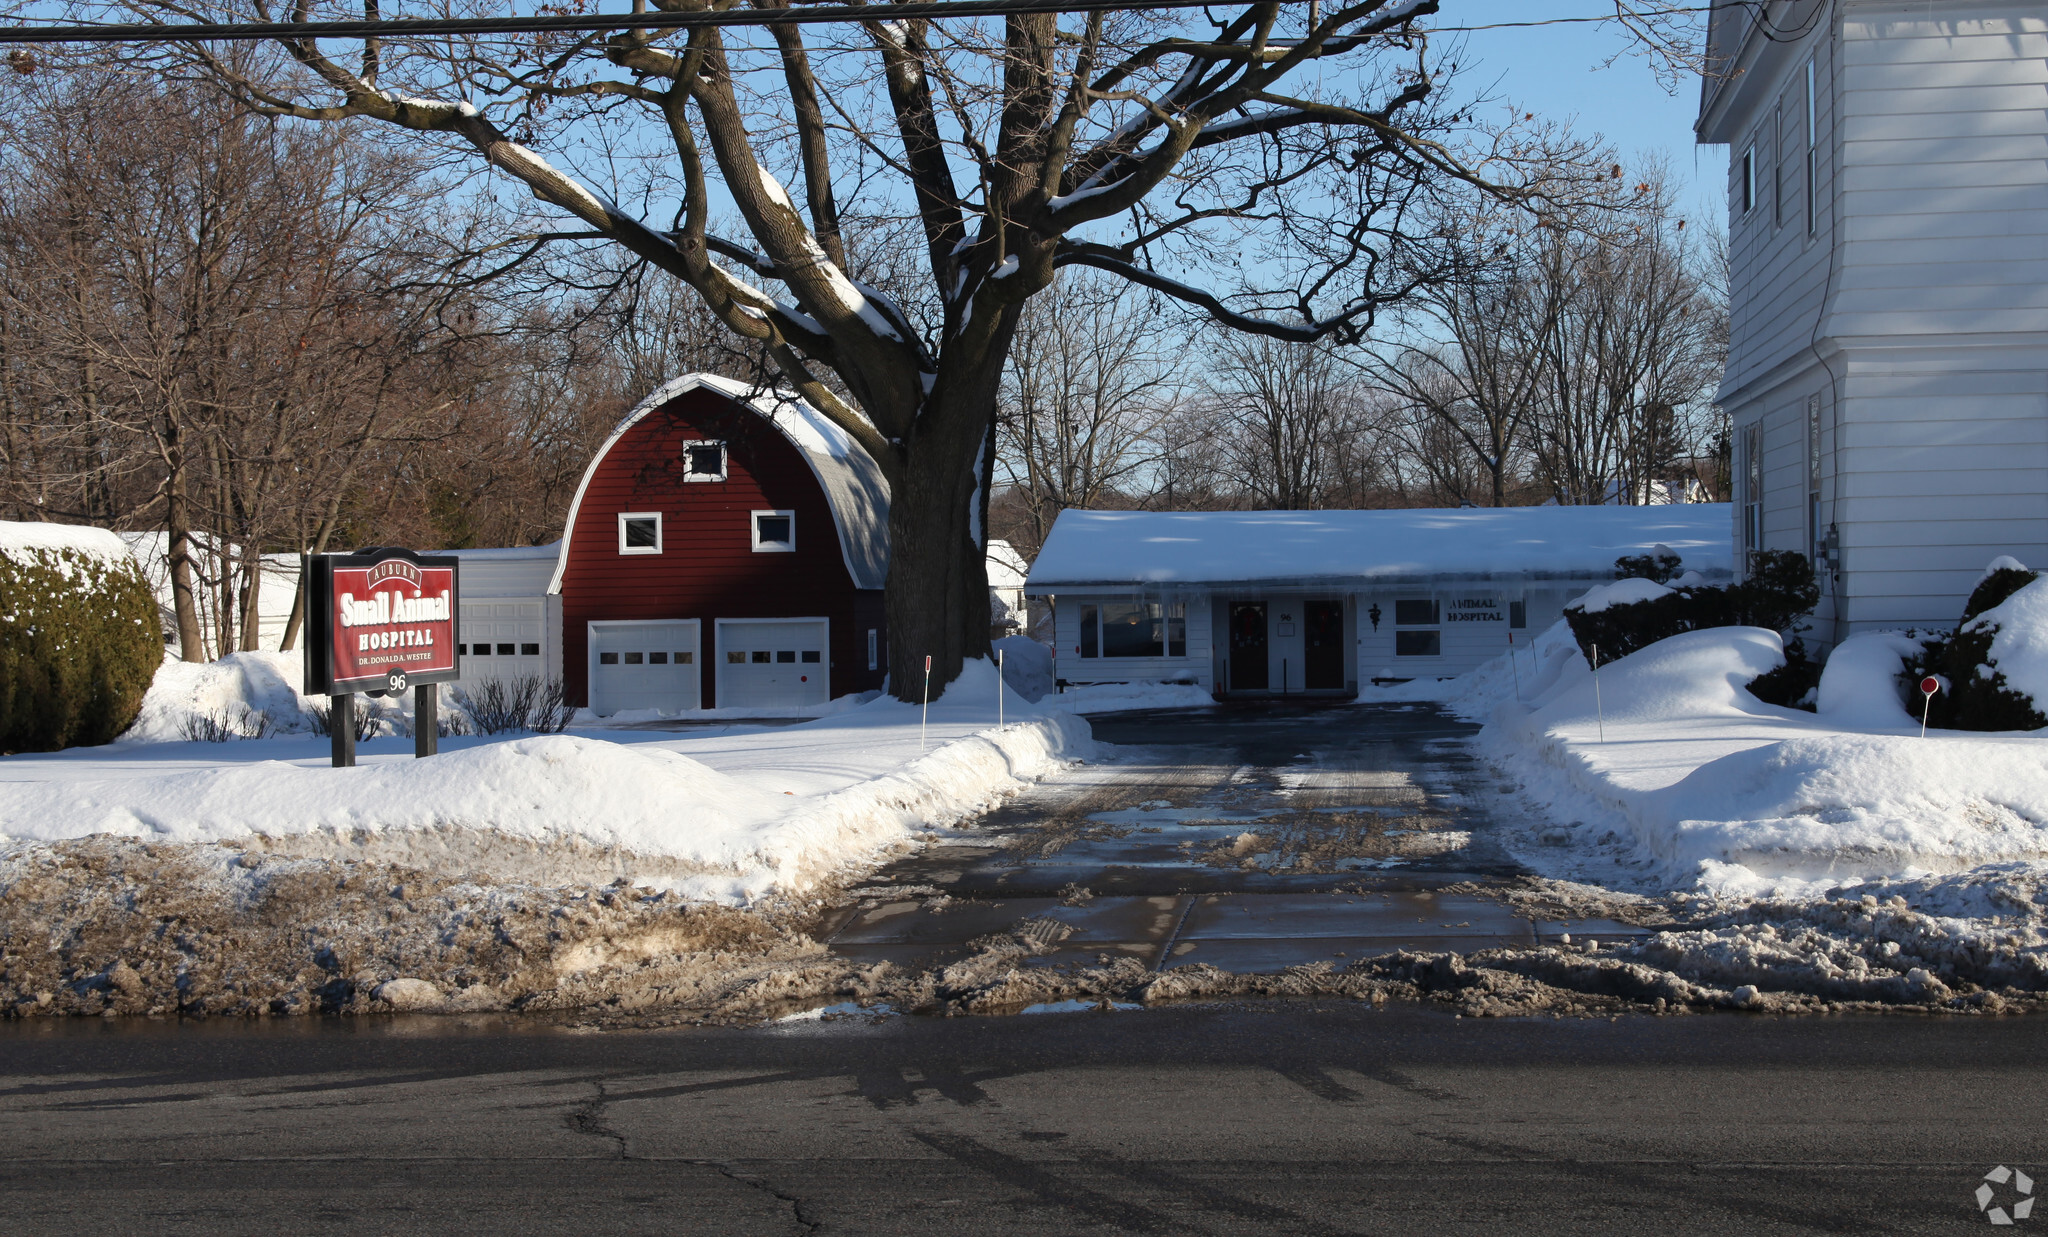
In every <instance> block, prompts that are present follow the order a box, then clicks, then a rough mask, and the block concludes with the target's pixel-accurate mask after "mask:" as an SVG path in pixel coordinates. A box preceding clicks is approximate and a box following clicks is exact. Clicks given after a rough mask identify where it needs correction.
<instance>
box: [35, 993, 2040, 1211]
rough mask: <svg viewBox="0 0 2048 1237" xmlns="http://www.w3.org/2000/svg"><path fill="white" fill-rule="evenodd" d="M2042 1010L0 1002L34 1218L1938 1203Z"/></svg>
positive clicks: (2011, 1114)
mask: <svg viewBox="0 0 2048 1237" xmlns="http://www.w3.org/2000/svg"><path fill="white" fill-rule="evenodd" d="M2043 1028H2044V1024H2043V1023H2041V1022H2039V1021H2037V1020H2031V1019H2020V1018H2013V1019H1971V1020H1967V1021H1965V1020H1936V1019H1922V1018H1836V1019H1788V1020H1778V1019H1771V1018H1764V1017H1743V1016H1728V1017H1710V1018H1650V1017H1631V1018H1623V1019H1621V1020H1619V1021H1615V1022H1608V1021H1598V1020H1596V1021H1591V1022H1586V1021H1551V1020H1547V1019H1546V1020H1491V1019H1485V1020H1473V1019H1457V1018H1454V1017H1452V1016H1451V1015H1449V1014H1446V1013H1442V1012H1438V1011H1434V1010H1430V1009H1426V1008H1418V1007H1398V1006H1389V1007H1382V1008H1378V1009H1375V1008H1374V1007H1371V1006H1369V1005H1364V1004H1362V1003H1302V1004H1296V1005H1282V1004H1280V1003H1273V1002H1269V1003H1262V1004H1256V1005H1241V1006H1207V1007H1180V1008H1168V1009H1162V1010H1154V1011H1148V1012H1144V1013H1122V1012H1118V1013H1082V1014H1068V1015H1044V1016H1031V1017H1019V1018H967V1019H951V1020H942V1019H915V1018H890V1019H870V1018H865V1017H853V1018H847V1019H842V1020H838V1021H825V1022H821V1021H809V1022H802V1023H792V1024H784V1025H781V1026H776V1027H770V1028H760V1029H753V1030H738V1029H717V1028H712V1029H692V1030H666V1031H659V1032H612V1033H604V1034H591V1033H569V1032H565V1031H560V1030H553V1029H547V1028H540V1027H536V1026H534V1025H533V1024H531V1023H520V1022H514V1021H509V1020H508V1021H496V1020H488V1021H481V1020H447V1019H438V1020H437V1019H430V1018H423V1017H412V1018H390V1019H367V1018H366V1019H358V1020H355V1021H352V1022H346V1023H344V1022H334V1021H324V1020H315V1019H294V1020H277V1021H273V1022H264V1023H249V1024H244V1023H231V1022H228V1021H225V1020H222V1021H216V1022H210V1023H205V1024H199V1025H187V1026H183V1027H179V1026H174V1025H170V1024H161V1025H151V1024H149V1023H147V1022H145V1021H142V1020H106V1021H104V1022H102V1021H99V1020H94V1021H91V1022H86V1021H83V1020H80V1021H50V1022H42V1023H15V1024H8V1025H0V1138H4V1140H5V1145H6V1146H7V1148H8V1153H7V1155H6V1156H5V1157H4V1158H0V1231H5V1232H7V1233H10V1234H12V1233H27V1234H40V1233H76V1232H79V1231H108V1232H116V1233H173V1234H186V1233H207V1234H245V1233H246V1234H257V1233H261V1234H273V1233H277V1232H284V1231H291V1232H307V1231H313V1232H327V1231H333V1232H375V1233H414V1232H419V1233H426V1232H432V1233H450V1234H470V1233H475V1234H500V1233H543V1232H545V1233H562V1232H595V1233H663V1234H671V1233H740V1234H779V1233H804V1232H815V1233H874V1234H899V1233H901V1234H927V1233H929V1234H941V1233H974V1234H1012V1233H1014V1234H1033V1235H1034V1237H1035V1235H1039V1234H1048V1233H1117V1232H1133V1233H1191V1234H1249V1233H1311V1234H1339V1233H1373V1234H1379V1233H1487V1234H1493V1233H1530V1234H1582V1233H1617V1234H1619V1233H1628V1234H1636V1233H1643V1232H1659V1233H1711V1234H1738V1233H1739V1234H1778V1233H1877V1234H1882V1233H1937V1232H1951V1231H1962V1230H1963V1229H1964V1228H1965V1227H1966V1226H1971V1225H1975V1226H1980V1227H1981V1226H1982V1225H1983V1224H1984V1220H1983V1218H1982V1217H1981V1216H1980V1215H1979V1214H1978V1212H1977V1210H1976V1204H1975V1201H1974V1200H1973V1198H1972V1197H1971V1192H1972V1191H1973V1190H1974V1189H1975V1188H1976V1185H1977V1183H1978V1181H1979V1179H1980V1178H1981V1177H1982V1175H1983V1174H1984V1173H1985V1172H1986V1171H1987V1170H1989V1169H1990V1168H1992V1167H1993V1166H1994V1165H1997V1164H2008V1165H2013V1166H2016V1167H2020V1168H2022V1169H2024V1170H2026V1171H2028V1172H2029V1173H2032V1174H2038V1173H2039V1172H2040V1170H2041V1169H2043V1168H2044V1167H2048V1125H2044V1123H2043V1122H2042V1121H2041V1120H2040V1117H2039V1108H2040V1101H2039V1079H2040V1078H2041V1077H2042V1072H2043V1069H2044V1067H2048V1032H2044V1029H2043Z"/></svg>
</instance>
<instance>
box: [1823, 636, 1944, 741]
mask: <svg viewBox="0 0 2048 1237" xmlns="http://www.w3.org/2000/svg"><path fill="white" fill-rule="evenodd" d="M1919 652H1920V642H1919V641H1918V640H1915V639H1913V638H1912V637H1910V636H1906V635H1902V634H1900V633H1899V632H1895V631H1870V632H1864V633H1863V634H1862V635H1858V636H1851V637H1849V638H1848V639H1847V640H1844V641H1842V642H1841V643H1840V644H1838V645H1836V646H1835V651H1834V652H1833V653H1831V654H1829V656H1828V664H1827V665H1826V666H1825V667H1823V668H1822V670H1821V672H1820V695H1819V698H1818V702H1817V703H1816V704H1815V706H1814V707H1815V709H1816V710H1817V711H1818V712H1819V713H1820V715H1821V716H1822V717H1825V718H1827V719H1828V720H1830V721H1832V722H1834V723H1835V724H1837V725H1840V726H1844V727H1849V728H1852V729H1856V730H1897V729H1903V728H1905V727H1908V726H1912V727H1915V728H1917V727H1918V726H1919V722H1918V721H1917V720H1916V719H1915V718H1914V717H1913V715H1912V714H1910V713H1908V712H1906V706H1905V705H1904V704H1903V703H1901V700H1900V696H1899V674H1900V672H1901V671H1903V670H1904V669H1905V667H1906V659H1907V658H1908V657H1912V656H1914V655H1916V654H1918V653H1919Z"/></svg>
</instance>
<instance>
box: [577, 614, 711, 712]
mask: <svg viewBox="0 0 2048 1237" xmlns="http://www.w3.org/2000/svg"><path fill="white" fill-rule="evenodd" d="M697 634H698V624H697V620H696V619H675V620H671V621H663V622H615V623H592V624H591V625H590V710H591V712H593V713H596V714H597V715H598V716H599V717H610V716H611V715H612V714H614V713H619V712H623V711H625V710H627V709H660V710H662V711H663V712H665V713H675V712H679V711H681V710H683V709H695V708H701V707H703V695H702V693H701V692H700V691H699V688H698V684H699V679H698V677H697V676H698V673H699V667H700V665H701V664H702V661H703V658H702V657H700V656H699V655H698V647H697Z"/></svg>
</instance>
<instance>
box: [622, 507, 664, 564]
mask: <svg viewBox="0 0 2048 1237" xmlns="http://www.w3.org/2000/svg"><path fill="white" fill-rule="evenodd" d="M619 553H621V554H659V553H661V512H659V511H621V512H619Z"/></svg>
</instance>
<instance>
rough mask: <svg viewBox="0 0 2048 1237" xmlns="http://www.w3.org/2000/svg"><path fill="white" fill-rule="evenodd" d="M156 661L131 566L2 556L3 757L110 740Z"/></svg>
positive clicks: (147, 608)
mask: <svg viewBox="0 0 2048 1237" xmlns="http://www.w3.org/2000/svg"><path fill="white" fill-rule="evenodd" d="M163 656H164V645H163V631H162V628H161V626H160V624H159V619H158V616H157V606H156V600H155V598H154V597H152V596H151V595H150V590H149V585H148V584H147V583H146V582H145V581H144V580H143V578H142V571H141V569H140V568H138V567H137V566H136V564H135V561H134V560H133V559H130V558H113V557H110V556H107V555H103V554H96V553H93V552H91V551H88V550H80V549H70V548H50V547H44V546H34V547H14V548H11V549H8V550H7V551H6V552H4V553H0V754H4V753H9V752H43V751H53V750H55V749H57V748H61V747H73V746H78V745H81V744H95V743H105V742H108V741H109V740H111V739H113V738H114V737H115V736H117V735H119V734H120V733H121V732H122V731H124V730H126V729H127V728H128V727H129V725H130V724H131V723H132V722H134V720H135V715H136V713H137V712H139V711H140V710H141V708H142V697H143V693H145V692H147V691H148V690H149V684H150V680H151V679H152V678H154V677H155V676H156V670H157V666H158V665H160V664H161V663H162V661H163Z"/></svg>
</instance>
